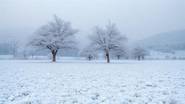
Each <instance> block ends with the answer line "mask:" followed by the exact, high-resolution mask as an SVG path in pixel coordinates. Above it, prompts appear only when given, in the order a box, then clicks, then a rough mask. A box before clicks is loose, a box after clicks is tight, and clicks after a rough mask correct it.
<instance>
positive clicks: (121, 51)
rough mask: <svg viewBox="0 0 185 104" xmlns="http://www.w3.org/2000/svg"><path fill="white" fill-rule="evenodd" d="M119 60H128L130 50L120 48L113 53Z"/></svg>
mask: <svg viewBox="0 0 185 104" xmlns="http://www.w3.org/2000/svg"><path fill="white" fill-rule="evenodd" d="M112 54H113V55H114V56H115V57H116V58H117V59H118V60H119V59H121V58H125V59H128V57H129V55H128V49H127V47H119V48H118V49H115V50H114V51H113V53H112Z"/></svg>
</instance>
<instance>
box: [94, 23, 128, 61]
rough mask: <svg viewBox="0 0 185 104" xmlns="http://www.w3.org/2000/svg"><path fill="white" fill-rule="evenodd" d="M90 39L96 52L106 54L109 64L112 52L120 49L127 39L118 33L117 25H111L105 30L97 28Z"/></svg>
mask: <svg viewBox="0 0 185 104" xmlns="http://www.w3.org/2000/svg"><path fill="white" fill-rule="evenodd" d="M90 39H91V41H92V45H93V46H94V47H96V50H102V51H103V52H104V53H105V57H106V59H107V63H110V52H111V51H115V50H117V49H120V48H121V47H122V46H123V43H124V42H125V40H126V37H125V36H123V35H122V34H121V33H120V32H119V31H118V29H117V27H116V25H115V24H112V23H109V24H108V25H107V26H106V27H105V28H100V27H95V29H94V32H93V35H92V36H91V37H90Z"/></svg>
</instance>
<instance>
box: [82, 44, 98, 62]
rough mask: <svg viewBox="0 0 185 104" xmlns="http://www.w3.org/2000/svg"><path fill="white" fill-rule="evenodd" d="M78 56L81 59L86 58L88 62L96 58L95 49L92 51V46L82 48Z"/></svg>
mask: <svg viewBox="0 0 185 104" xmlns="http://www.w3.org/2000/svg"><path fill="white" fill-rule="evenodd" d="M80 55H81V56H83V57H86V58H87V59H88V60H89V61H90V60H92V59H95V58H97V52H96V49H94V48H93V47H92V46H88V47H86V48H84V49H83V50H82V52H81V53H80Z"/></svg>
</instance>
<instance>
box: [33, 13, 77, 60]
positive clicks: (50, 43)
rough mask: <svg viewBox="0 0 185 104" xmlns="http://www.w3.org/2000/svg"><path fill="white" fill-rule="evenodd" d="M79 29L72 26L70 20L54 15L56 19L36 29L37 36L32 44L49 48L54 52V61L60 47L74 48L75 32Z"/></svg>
mask: <svg viewBox="0 0 185 104" xmlns="http://www.w3.org/2000/svg"><path fill="white" fill-rule="evenodd" d="M76 32H77V30H75V29H73V28H72V27H71V24H70V23H69V22H66V21H64V20H62V19H60V18H59V17H57V16H54V20H53V21H51V22H49V23H48V24H46V25H43V26H42V27H41V28H39V29H38V30H37V31H36V33H35V34H36V35H35V37H34V38H33V39H32V40H31V42H30V43H31V45H33V46H37V47H42V48H47V49H49V50H50V52H51V54H52V61H53V62H55V61H56V55H57V52H58V50H59V49H66V48H74V47H75V41H74V39H75V38H74V34H75V33H76Z"/></svg>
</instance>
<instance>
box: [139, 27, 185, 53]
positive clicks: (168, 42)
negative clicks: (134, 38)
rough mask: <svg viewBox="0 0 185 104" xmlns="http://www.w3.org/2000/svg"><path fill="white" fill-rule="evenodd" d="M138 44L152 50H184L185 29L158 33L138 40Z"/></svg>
mask: <svg viewBox="0 0 185 104" xmlns="http://www.w3.org/2000/svg"><path fill="white" fill-rule="evenodd" d="M139 44H140V45H142V46H144V47H146V48H149V49H154V50H163V51H165V50H185V29H184V30H178V31H171V32H166V33H160V34H157V35H154V36H151V37H149V38H146V39H143V40H141V41H139Z"/></svg>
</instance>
